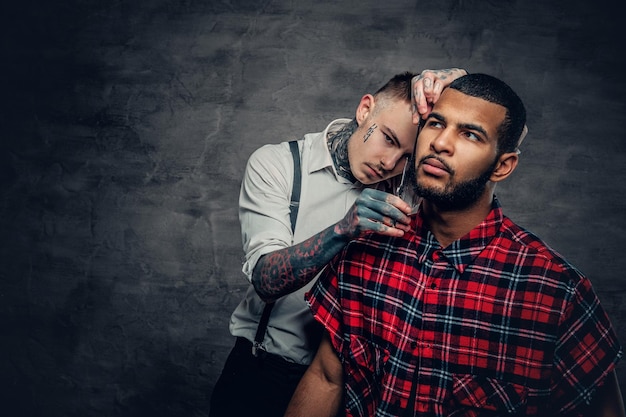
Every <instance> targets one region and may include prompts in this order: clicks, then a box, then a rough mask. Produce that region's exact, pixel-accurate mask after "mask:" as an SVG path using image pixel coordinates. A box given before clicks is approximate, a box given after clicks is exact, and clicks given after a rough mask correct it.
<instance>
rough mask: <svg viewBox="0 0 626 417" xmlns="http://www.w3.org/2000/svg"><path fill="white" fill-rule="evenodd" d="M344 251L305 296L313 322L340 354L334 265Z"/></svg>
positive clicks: (340, 324) (338, 297) (339, 306)
mask: <svg viewBox="0 0 626 417" xmlns="http://www.w3.org/2000/svg"><path fill="white" fill-rule="evenodd" d="M344 251H345V249H344ZM344 251H341V252H339V254H338V255H336V256H335V258H334V259H333V260H332V261H331V262H330V263H329V264H328V265H327V266H326V268H325V269H324V271H323V272H322V274H321V275H320V277H319V279H318V280H317V282H316V283H315V284H314V286H313V287H312V288H311V290H310V291H309V292H307V293H306V295H305V299H306V301H307V304H308V305H309V308H310V309H311V312H312V313H313V316H314V317H315V320H317V321H318V322H319V323H321V324H322V325H323V326H324V328H325V329H326V331H327V332H328V334H329V335H330V339H331V342H332V344H333V347H334V348H335V351H336V352H342V347H343V342H342V341H343V336H342V331H343V330H342V314H341V300H340V295H339V288H338V278H337V271H336V265H337V261H338V259H340V258H339V257H340V256H341V254H342V253H343V252H344Z"/></svg>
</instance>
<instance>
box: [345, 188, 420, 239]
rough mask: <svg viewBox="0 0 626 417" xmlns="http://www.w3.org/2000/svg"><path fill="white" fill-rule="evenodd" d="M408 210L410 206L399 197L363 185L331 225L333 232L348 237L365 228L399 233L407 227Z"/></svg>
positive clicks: (367, 230)
mask: <svg viewBox="0 0 626 417" xmlns="http://www.w3.org/2000/svg"><path fill="white" fill-rule="evenodd" d="M410 212H411V207H410V206H409V205H408V204H407V203H406V202H404V201H402V199H400V198H399V197H396V196H394V195H393V194H388V193H385V192H383V191H379V190H374V189H371V188H366V189H365V190H363V191H362V192H361V195H360V196H359V197H358V198H357V199H356V201H355V202H354V204H353V205H352V207H351V208H350V210H348V213H346V215H345V216H344V218H343V219H342V220H341V221H340V222H339V223H337V224H336V225H335V233H337V234H339V235H343V236H346V237H348V238H350V239H353V238H355V237H358V236H360V235H362V234H363V233H366V232H376V233H381V234H384V235H389V236H402V235H404V232H406V231H408V230H409V223H410V219H409V217H408V214H409V213H410Z"/></svg>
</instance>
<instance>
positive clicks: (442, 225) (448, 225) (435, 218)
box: [422, 189, 493, 248]
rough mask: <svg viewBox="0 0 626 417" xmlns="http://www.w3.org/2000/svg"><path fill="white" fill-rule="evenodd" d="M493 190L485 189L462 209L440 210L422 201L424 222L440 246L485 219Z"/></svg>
mask: <svg viewBox="0 0 626 417" xmlns="http://www.w3.org/2000/svg"><path fill="white" fill-rule="evenodd" d="M492 202H493V191H492V190H490V189H487V190H485V192H484V193H483V195H482V196H481V197H480V198H479V199H478V200H477V201H476V203H474V204H473V205H471V206H470V207H467V208H465V209H463V210H456V211H453V210H440V209H439V208H438V207H437V206H436V205H435V204H433V203H431V202H429V201H427V200H424V201H423V202H422V207H423V213H424V214H423V216H424V222H425V224H426V226H427V227H428V229H429V230H430V232H431V233H432V234H433V235H434V236H435V238H436V239H437V241H438V242H439V244H440V245H441V247H442V248H446V247H448V246H449V245H450V244H451V243H452V242H454V241H455V240H458V239H460V238H462V237H463V236H465V235H466V234H468V233H469V232H470V231H471V230H472V229H474V228H475V227H476V226H478V225H479V224H480V223H482V222H483V220H485V218H486V217H487V215H488V214H489V212H490V211H491V207H492Z"/></svg>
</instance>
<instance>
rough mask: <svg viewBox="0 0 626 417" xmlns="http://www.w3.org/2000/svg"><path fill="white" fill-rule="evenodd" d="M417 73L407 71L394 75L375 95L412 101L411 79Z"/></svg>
mask: <svg viewBox="0 0 626 417" xmlns="http://www.w3.org/2000/svg"><path fill="white" fill-rule="evenodd" d="M415 75H416V74H413V73H412V72H409V71H405V72H403V73H400V74H396V75H394V76H393V77H392V78H391V79H390V80H389V81H387V83H385V85H383V86H382V87H380V88H379V89H378V91H376V93H374V95H375V96H379V95H382V96H384V97H385V98H389V99H396V100H402V101H405V102H408V103H410V102H411V80H412V79H413V77H415Z"/></svg>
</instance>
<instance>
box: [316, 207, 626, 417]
mask: <svg viewBox="0 0 626 417" xmlns="http://www.w3.org/2000/svg"><path fill="white" fill-rule="evenodd" d="M413 226H414V227H413V230H415V231H416V233H415V234H413V233H407V234H405V236H404V237H403V238H396V239H394V238H389V237H385V236H380V235H375V234H372V235H369V236H368V237H366V238H362V239H360V240H357V241H354V242H352V243H350V244H349V245H348V246H347V247H346V248H345V249H344V251H343V252H342V253H340V254H339V255H338V256H337V257H336V259H335V260H334V261H333V262H332V263H331V264H330V265H329V267H328V268H327V270H326V273H325V274H324V275H323V276H322V277H321V278H320V280H319V281H318V283H317V284H316V285H315V287H313V289H312V290H311V292H310V293H309V294H307V301H308V303H309V305H310V307H311V310H312V311H313V313H314V315H315V317H316V320H318V321H319V322H321V323H322V324H323V325H324V326H325V327H326V329H327V331H328V332H329V334H330V336H331V340H332V343H333V345H334V348H335V350H336V351H337V353H338V354H339V357H340V360H341V361H342V363H343V366H344V383H345V407H346V414H347V416H374V415H375V416H379V417H380V416H390V417H391V416H393V417H397V416H401V415H419V416H424V417H425V416H485V415H489V416H494V415H508V414H516V413H519V414H516V415H527V416H537V415H548V413H550V415H582V414H581V413H583V411H581V410H582V409H583V408H584V406H585V405H586V404H587V403H588V402H589V401H590V400H591V397H592V394H593V391H594V389H595V388H597V386H598V385H599V384H601V383H602V382H603V379H604V378H605V376H606V375H607V373H609V372H610V371H611V370H612V369H613V368H614V367H615V365H616V363H617V362H618V360H619V358H620V357H621V354H622V351H621V347H620V345H619V342H618V340H617V338H616V335H615V333H614V330H613V328H612V327H611V324H610V322H609V319H608V317H607V315H606V313H605V311H604V310H603V309H602V307H601V305H600V303H599V301H598V299H597V297H596V295H595V294H594V292H593V289H592V287H591V284H590V282H589V280H587V279H586V278H585V277H584V276H582V274H581V273H580V272H579V271H578V270H576V269H575V268H574V267H573V266H571V265H570V264H568V263H567V262H566V261H565V260H564V259H563V258H562V257H561V256H560V255H559V254H557V253H555V252H554V251H553V250H552V249H550V248H549V247H547V246H546V245H545V244H544V243H543V242H542V241H540V240H539V239H538V238H537V237H536V236H534V235H532V234H531V233H529V232H528V231H526V230H523V229H522V228H520V227H519V226H517V225H515V224H514V223H513V222H512V221H511V220H510V219H508V218H507V217H504V216H503V214H502V210H501V208H500V206H499V204H498V202H497V200H494V206H493V209H492V211H491V212H490V213H489V215H488V216H487V218H486V219H485V220H484V221H483V222H482V223H481V224H480V225H479V226H478V227H476V228H474V229H473V230H472V231H471V232H470V233H469V234H467V235H466V236H464V237H463V238H462V239H460V240H457V241H456V242H454V243H453V244H451V245H450V246H449V247H447V248H445V249H442V248H441V246H440V245H439V243H438V242H437V241H436V239H435V238H434V236H433V235H432V234H431V233H430V232H429V231H428V230H426V229H425V228H424V227H423V226H422V219H421V217H420V216H419V215H418V216H417V217H416V219H415V220H414V224H413ZM407 409H408V410H414V411H413V412H411V411H409V412H407V411H406V410H407ZM403 413H406V414H403Z"/></svg>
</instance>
